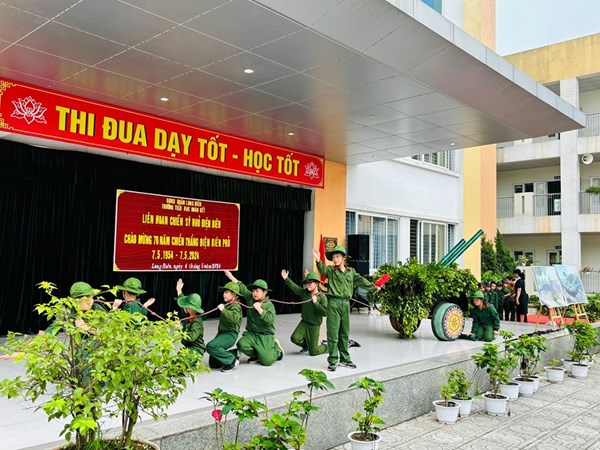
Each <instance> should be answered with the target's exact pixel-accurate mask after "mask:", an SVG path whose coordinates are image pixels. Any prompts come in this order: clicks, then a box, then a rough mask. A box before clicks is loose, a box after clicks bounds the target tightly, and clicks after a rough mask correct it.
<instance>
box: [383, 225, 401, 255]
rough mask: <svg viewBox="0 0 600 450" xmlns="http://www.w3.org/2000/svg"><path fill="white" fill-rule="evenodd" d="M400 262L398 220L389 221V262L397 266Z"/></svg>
mask: <svg viewBox="0 0 600 450" xmlns="http://www.w3.org/2000/svg"><path fill="white" fill-rule="evenodd" d="M397 261H398V219H388V220H387V261H386V262H388V263H390V264H395V263H396V262H397Z"/></svg>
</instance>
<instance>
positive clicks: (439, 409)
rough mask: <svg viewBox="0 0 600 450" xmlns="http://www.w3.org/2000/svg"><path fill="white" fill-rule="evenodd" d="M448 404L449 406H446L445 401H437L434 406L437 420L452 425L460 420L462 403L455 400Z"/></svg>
mask: <svg viewBox="0 0 600 450" xmlns="http://www.w3.org/2000/svg"><path fill="white" fill-rule="evenodd" d="M448 404H449V406H444V400H436V401H435V402H433V406H434V407H435V418H436V419H437V421H438V422H439V423H445V424H447V425H452V424H453V423H454V422H456V421H457V420H458V413H459V410H460V403H458V402H457V401H454V400H453V401H449V402H448ZM450 405H452V406H450Z"/></svg>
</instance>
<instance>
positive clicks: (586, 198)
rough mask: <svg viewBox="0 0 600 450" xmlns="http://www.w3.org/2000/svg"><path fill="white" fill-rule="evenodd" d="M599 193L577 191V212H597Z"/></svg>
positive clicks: (599, 200)
mask: <svg viewBox="0 0 600 450" xmlns="http://www.w3.org/2000/svg"><path fill="white" fill-rule="evenodd" d="M599 213H600V194H588V193H587V192H580V193H579V214H599Z"/></svg>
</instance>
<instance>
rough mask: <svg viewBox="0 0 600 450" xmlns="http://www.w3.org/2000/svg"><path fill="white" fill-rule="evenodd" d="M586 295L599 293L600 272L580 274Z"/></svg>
mask: <svg viewBox="0 0 600 450" xmlns="http://www.w3.org/2000/svg"><path fill="white" fill-rule="evenodd" d="M579 275H580V277H581V282H582V283H583V288H584V290H585V292H586V294H597V293H600V272H580V273H579Z"/></svg>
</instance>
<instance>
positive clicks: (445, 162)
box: [411, 150, 456, 171]
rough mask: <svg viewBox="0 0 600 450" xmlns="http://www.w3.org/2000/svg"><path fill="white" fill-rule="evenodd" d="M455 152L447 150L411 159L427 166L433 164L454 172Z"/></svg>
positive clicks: (415, 156)
mask: <svg viewBox="0 0 600 450" xmlns="http://www.w3.org/2000/svg"><path fill="white" fill-rule="evenodd" d="M455 154H456V150H447V151H445V152H437V153H426V154H424V155H414V156H411V158H412V159H415V160H417V161H422V162H425V163H428V164H435V165H436V166H440V167H443V168H445V169H448V170H452V171H454V170H455V163H454V161H455Z"/></svg>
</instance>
